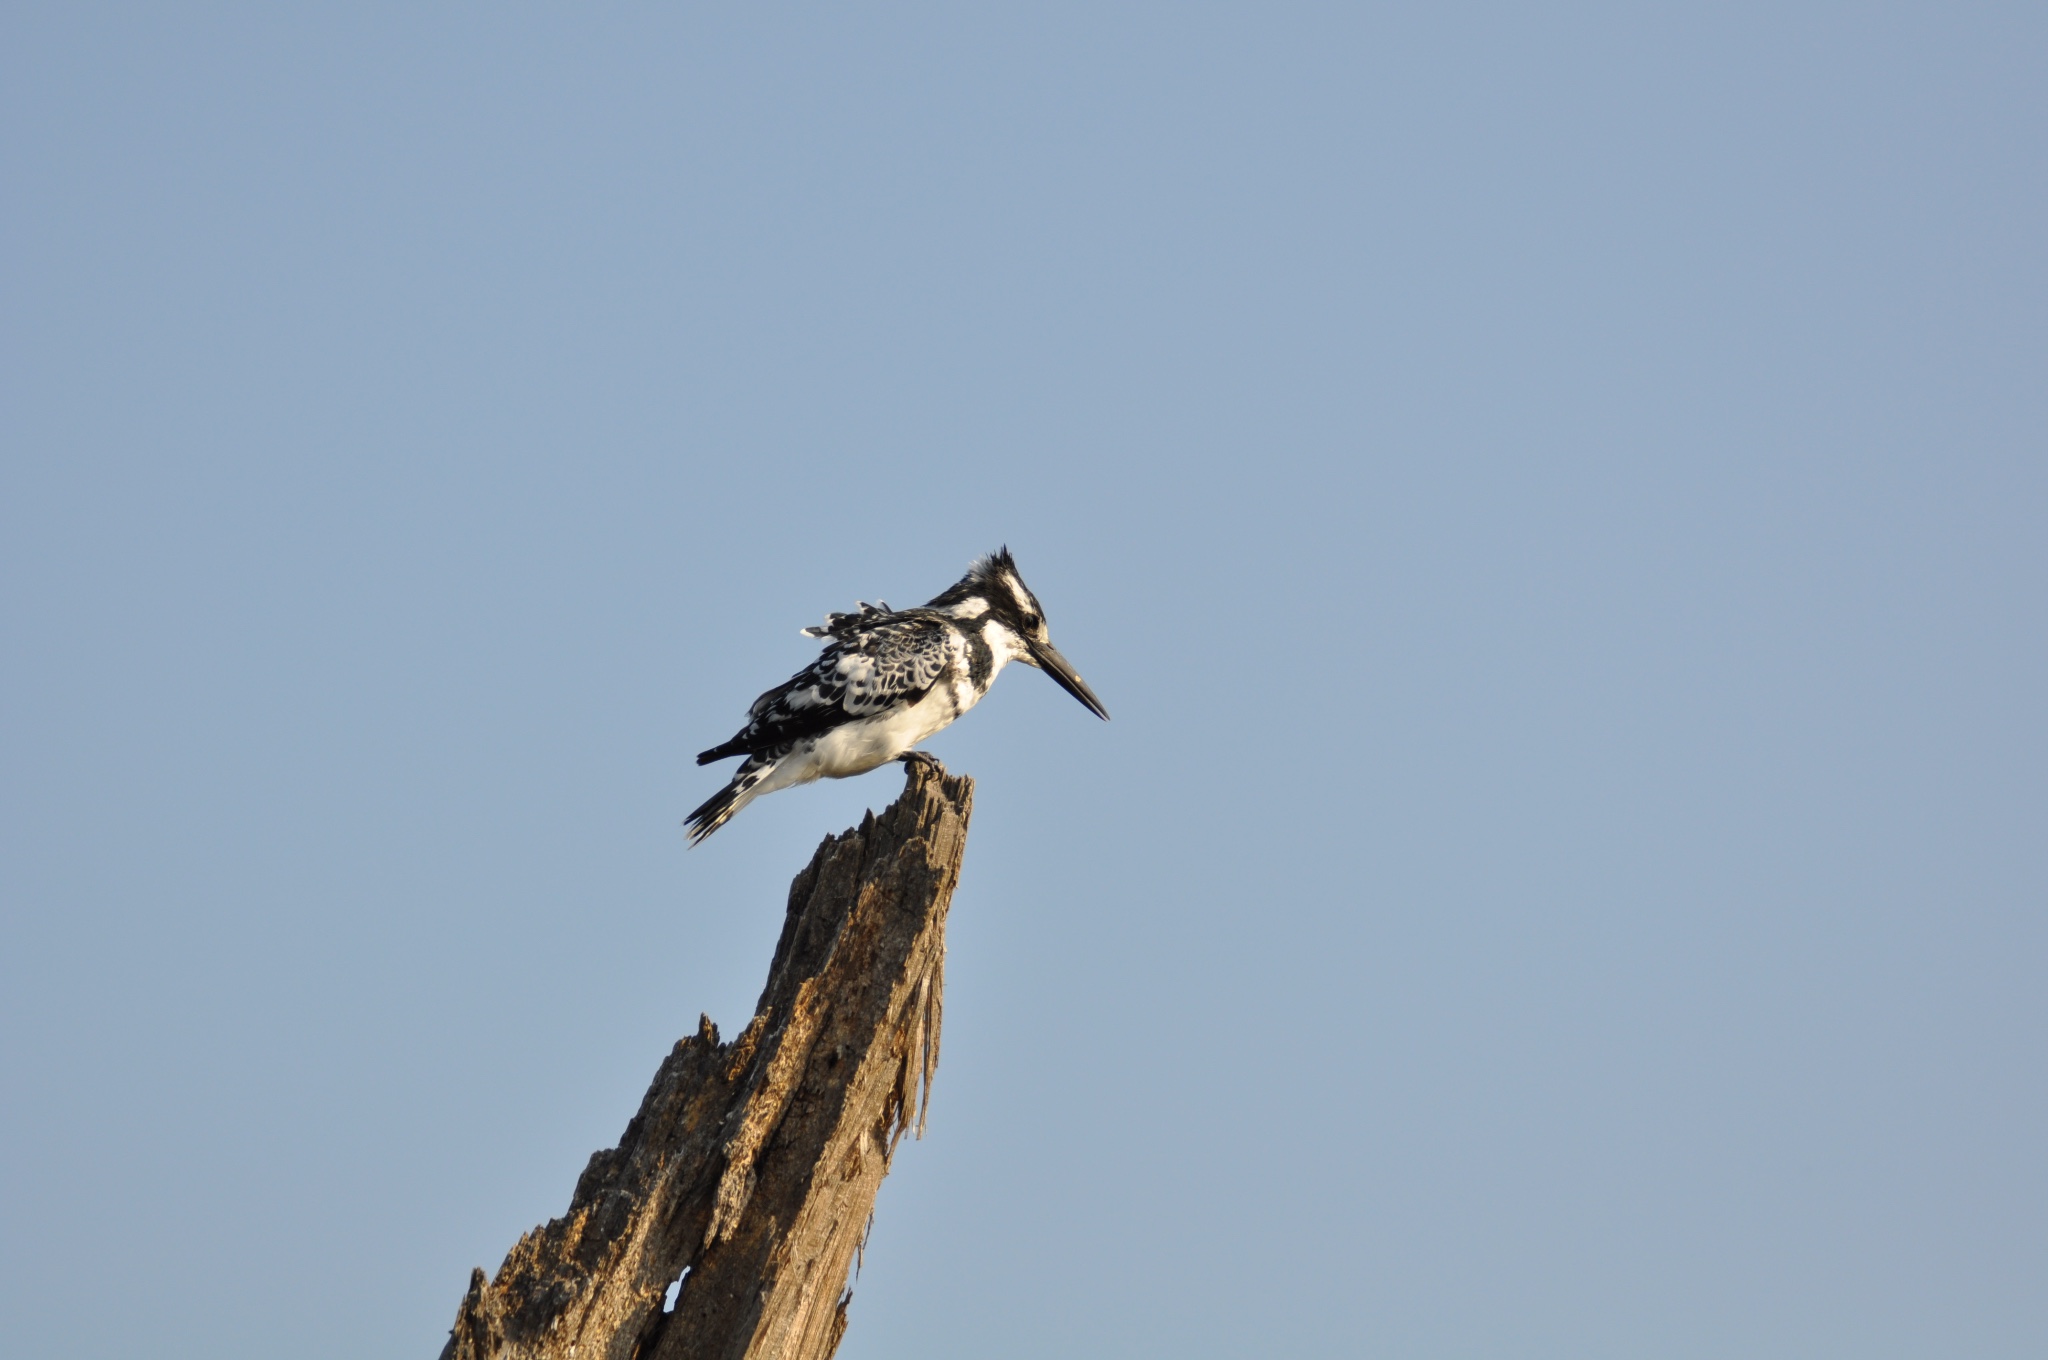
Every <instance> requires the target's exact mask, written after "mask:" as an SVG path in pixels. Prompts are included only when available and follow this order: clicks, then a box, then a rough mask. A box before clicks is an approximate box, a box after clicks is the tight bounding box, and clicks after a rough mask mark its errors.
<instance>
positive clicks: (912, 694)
mask: <svg viewBox="0 0 2048 1360" xmlns="http://www.w3.org/2000/svg"><path fill="white" fill-rule="evenodd" d="M803 631H804V635H805V636H806V637H820V638H825V639H827V641H826V643H825V650H824V651H823V652H822V653H821V654H820V655H819V657H818V659H817V660H816V661H814V662H812V663H811V664H810V665H809V666H807V667H805V668H804V669H803V670H801V671H799V672H797V673H796V674H795V675H793V676H791V677H790V678H789V679H788V680H787V681H785V682H784V683H782V684H780V685H777V686H776V687H775V688H774V689H771V690H769V691H768V692H767V693H766V694H764V695H762V696H761V697H760V698H758V699H756V700H754V706H753V708H752V709H751V710H750V711H749V713H748V718H747V725H746V726H745V727H742V728H741V729H740V730H739V732H738V734H737V735H735V736H734V737H733V739H732V740H731V741H728V742H726V743H724V744H723V745H720V746H714V747H712V748H711V749H710V750H708V751H706V752H704V753H703V754H701V755H699V756H698V757H697V763H698V764H699V765H708V764H710V763H711V762H712V761H714V760H723V759H725V758H726V757H727V756H745V757H746V759H745V760H744V761H742V762H741V763H740V767H739V769H738V771H737V772H735V773H734V775H733V777H732V782H731V783H729V784H727V785H726V786H725V787H724V788H723V789H720V790H719V791H718V792H717V793H716V794H714V795H713V796H712V797H711V798H710V799H708V800H707V801H706V802H705V803H704V805H703V806H702V807H700V808H698V809H697V810H696V811H695V812H692V813H691V814H690V816H689V821H688V825H689V828H690V841H691V843H692V844H695V843H697V842H698V841H701V840H703V839H704V838H705V837H706V836H708V835H710V834H711V833H712V832H714V831H716V830H718V828H719V827H721V826H724V825H725V824H726V822H728V821H730V820H731V819H732V816H733V814H734V813H736V812H738V811H739V810H740V809H741V808H743V807H745V806H746V805H747V804H748V803H751V802H753V801H754V799H756V798H759V797H760V796H761V795H762V794H764V793H773V792H775V791H776V790H777V789H786V788H789V787H790V786H791V785H794V784H808V783H810V782H811V781H812V780H814V779H844V778H846V777H847V776H849V775H856V774H866V773H867V772H868V771H869V770H872V769H875V768H877V767H878V766H881V765H885V764H887V763H888V762H890V761H892V760H911V759H917V758H919V756H920V754H921V753H919V752H917V751H916V750H915V747H916V746H917V744H918V743H919V742H921V741H923V740H924V739H925V738H926V737H929V736H931V735H932V734H933V733H934V732H937V731H938V730H939V729H940V728H942V727H945V726H946V725H947V724H948V723H951V722H952V721H953V720H954V719H955V718H957V717H959V716H960V715H961V714H962V713H965V712H966V711H967V710H968V709H970V708H973V707H974V706H975V704H977V703H979V702H980V701H981V696H982V695H984V694H987V693H988V690H989V686H990V685H992V684H994V683H995V678H996V675H997V673H998V672H1000V671H1001V670H1002V668H1003V667H1004V666H1005V665H1007V664H1008V663H1010V662H1012V661H1021V662H1023V663H1024V664H1025V665H1027V666H1035V667H1038V668H1039V669H1041V670H1043V671H1044V672H1045V673H1046V674H1047V675H1050V676H1051V677H1052V678H1053V679H1054V680H1056V681H1058V682H1059V684H1060V686H1061V688H1063V689H1065V690H1066V691H1067V693H1069V694H1071V695H1073V696H1074V697H1075V698H1076V699H1079V700H1080V701H1081V702H1082V703H1083V704H1085V705H1086V706H1087V707H1088V710H1089V711H1090V712H1091V713H1093V714H1095V716H1097V717H1098V718H1107V717H1108V716H1109V710H1107V709H1105V708H1104V707H1103V706H1102V701H1101V700H1099V699H1097V698H1096V697H1095V692H1094V691H1093V690H1091V689H1089V688H1088V686H1087V685H1086V684H1085V683H1084V682H1083V681H1082V679H1081V677H1080V676H1078V675H1076V674H1075V673H1074V668H1073V667H1072V666H1070V665H1068V664H1067V659H1066V658H1065V657H1063V656H1061V655H1060V654H1059V650H1058V649H1057V648H1055V647H1054V646H1053V645H1052V638H1051V635H1050V634H1049V633H1048V632H1047V631H1046V626H1045V611H1044V610H1043V609H1041V608H1039V605H1038V598H1037V597H1036V596H1035V595H1033V594H1032V593H1031V591H1030V589H1029V588H1028V587H1026V586H1025V584H1024V578H1023V577H1021V576H1019V575H1018V574H1017V564H1016V562H1015V561H1014V560H1012V559H1011V557H1010V550H1009V549H1008V548H1004V549H1001V550H1000V551H997V552H993V553H990V554H989V555H988V556H986V557H983V558H980V559H978V560H977V561H976V562H975V563H974V565H973V566H971V567H969V568H968V570H967V575H965V576H963V577H961V578H960V580H959V581H958V582H956V583H955V584H954V585H953V586H952V587H950V588H949V589H947V590H946V591H944V592H943V593H941V594H940V595H938V596H937V597H935V598H934V599H933V600H932V601H931V603H929V604H927V605H925V606H923V607H922V608H919V609H902V610H896V609H891V608H889V606H888V605H886V604H868V603H867V602H865V601H862V603H861V605H860V607H859V609H858V610H857V611H856V612H854V613H851V614H828V615H826V617H825V623H824V626H823V627H821V628H806V629H804V630H803Z"/></svg>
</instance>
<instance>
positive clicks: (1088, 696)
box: [1025, 642, 1109, 722]
mask: <svg viewBox="0 0 2048 1360" xmlns="http://www.w3.org/2000/svg"><path fill="white" fill-rule="evenodd" d="M1025 646H1027V647H1029V648H1030V649H1031V659H1032V660H1033V661H1036V662H1037V663H1038V666H1039V669H1040V670H1042V671H1044V672H1045V673H1046V674H1047V675H1050V676H1051V677H1052V678H1053V679H1054V680H1056V681H1058V682H1059V686H1060V688H1061V689H1063V690H1065V691H1066V692H1067V693H1069V694H1071V695H1073V696H1074V697H1075V698H1076V699H1079V700H1080V701H1081V703H1082V704H1083V705H1084V706H1085V707H1086V708H1087V709H1088V711H1089V712H1090V713H1093V714H1094V715H1095V716H1096V717H1098V718H1100V719H1102V720H1103V721H1104V722H1108V721H1109V710H1108V709H1106V708H1104V707H1103V706H1102V700H1100V699H1098V698H1096V697H1095V691H1094V690H1092V689H1090V688H1088V682H1087V681H1086V680H1083V679H1082V678H1081V677H1080V676H1078V675H1076V674H1074V668H1073V667H1072V666H1069V665H1068V664H1067V659H1066V658H1065V657H1063V656H1061V655H1060V649H1059V648H1057V647H1055V646H1053V645H1052V644H1051V643H1050V642H1027V643H1026V644H1025Z"/></svg>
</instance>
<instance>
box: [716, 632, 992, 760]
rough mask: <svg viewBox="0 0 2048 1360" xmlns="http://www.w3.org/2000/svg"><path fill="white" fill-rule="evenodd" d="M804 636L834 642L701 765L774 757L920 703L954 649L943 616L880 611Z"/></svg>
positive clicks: (766, 698) (767, 697) (758, 704)
mask: <svg viewBox="0 0 2048 1360" xmlns="http://www.w3.org/2000/svg"><path fill="white" fill-rule="evenodd" d="M804 631H805V632H807V633H810V634H811V635H813V636H818V635H821V634H822V635H825V636H829V637H830V638H831V639H832V640H831V642H829V643H828V644H827V645H826V647H825V650H824V651H823V652H822V653H821V654H820V655H819V657H818V659H817V660H816V661H814V662H812V663H811V664H810V665H809V666H807V667H805V668H804V669H803V670H801V671H799V672H797V673H796V674H795V675H793V676H791V677H790V678H789V679H788V680H787V681H785V682H783V683H782V684H780V685H777V686H776V687H775V688H774V689H771V690H769V691H768V692H767V693H766V694H763V695H762V696H761V697H760V698H758V699H756V700H754V705H753V707H752V709H750V710H749V713H748V721H747V725H746V726H745V727H743V728H741V729H740V730H739V732H738V733H737V734H736V735H735V736H734V737H733V739H732V740H731V741H728V742H726V743H725V744H723V745H721V746H714V747H713V748H712V749H710V750H709V751H706V752H704V753H703V754H701V755H699V756H698V757H697V763H698V764H699V765H708V764H710V763H711V762H712V761H714V760H723V759H724V758H725V757H727V756H736V755H742V754H746V755H753V754H758V753H760V752H764V751H769V750H773V749H776V748H778V747H783V746H787V745H789V744H790V743H792V742H797V741H801V740H803V739H804V738H806V737H815V736H818V735H819V734H821V733H824V732H829V731H831V730H832V729H833V728H835V727H837V726H839V725H840V724H841V723H846V722H852V721H854V720H856V719H859V718H865V717H868V716H870V715H872V714H876V713H879V712H881V711H882V710H883V709H886V708H889V707H891V706H892V705H896V704H913V703H916V702H917V701H918V700H919V699H920V698H922V697H923V696H924V693H925V691H926V690H929V689H930V688H931V687H932V685H933V684H934V683H936V682H937V680H938V678H939V677H940V675H942V674H943V673H944V672H945V669H946V661H947V657H948V655H949V651H950V646H951V643H950V636H949V634H948V631H947V628H946V624H945V623H944V621H943V620H942V619H940V618H939V617H937V616H934V615H927V614H925V613H924V612H923V611H905V612H903V613H900V614H893V613H889V612H887V610H886V607H885V608H883V609H877V608H875V607H874V606H872V605H863V606H862V607H861V612H860V613H859V614H834V615H832V616H831V617H830V618H829V619H827V620H826V625H825V627H824V628H822V629H805V630H804Z"/></svg>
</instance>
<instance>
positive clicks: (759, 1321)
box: [441, 764, 974, 1360]
mask: <svg viewBox="0 0 2048 1360" xmlns="http://www.w3.org/2000/svg"><path fill="white" fill-rule="evenodd" d="M973 794H974V781H973V780H971V779H967V778H965V777H960V778H954V777H952V776H949V775H947V774H946V773H945V772H944V771H943V770H941V769H938V768H937V767H936V766H935V765H934V766H931V767H927V766H923V765H917V764H913V765H911V766H910V767H909V774H908V778H907V780H906V782H905V784H904V789H903V793H902V796H900V797H899V798H898V799H897V800H896V801H895V802H894V803H892V804H890V805H889V808H888V810H887V811H885V812H883V813H882V815H881V816H879V817H877V816H875V815H874V814H872V813H870V814H868V816H867V817H865V818H864V819H863V820H862V821H861V824H860V825H859V826H858V827H856V828H854V829H853V830H850V831H846V832H842V833H841V834H839V835H837V836H828V837H826V838H825V842H824V844H822V845H820V846H819V847H818V852H817V854H816V855H814V856H813V857H812V859H811V863H810V865H809V867H808V868H806V869H805V870H804V871H803V872H802V873H800V874H798V875H797V877H796V881H795V882H794V883H792V884H791V885H790V889H789V914H788V916H787V918H786V919H785V920H784V922H783V926H782V938H781V940H780V941H779V942H778V943H777V944H776V946H775V960H774V962H773V963H772V964H771V965H770V966H769V970H768V985H767V986H766V987H765V988H764V989H763V990H762V992H761V1002H760V1005H759V1006H758V1007H757V1008H756V1010H755V1015H754V1019H753V1022H752V1023H750V1024H749V1025H748V1026H747V1028H746V1030H745V1031H744V1032H743V1033H742V1034H740V1036H739V1037H738V1038H737V1039H734V1040H733V1041H732V1042H731V1043H721V1042H720V1041H719V1037H718V1030H717V1027H716V1026H714V1025H713V1024H712V1023H711V1021H710V1019H709V1018H708V1017H706V1018H705V1019H704V1020H702V1021H701V1022H700V1024H699V1027H698V1030H697V1033H696V1034H694V1035H692V1036H690V1037H689V1038H686V1039H683V1040H680V1041H679V1042H678V1043H677V1044H676V1046H675V1048H674V1050H673V1051H671V1052H670V1053H669V1055H668V1057H667V1058H666V1059H665V1060H663V1062H662V1064H661V1069H660V1071H658V1072H657V1073H656V1074H655V1077H654V1084H653V1085H652V1086H650V1087H648V1089H647V1094H646V1096H645V1097H644V1098H643V1099H642V1100H641V1102H640V1112H639V1113H638V1114H637V1115H635V1116H633V1120H632V1122H631V1123H630V1124H628V1125H627V1126H626V1132H625V1136H624V1137H622V1138H621V1139H620V1140H619V1145H618V1146H617V1147H616V1148H613V1149H611V1150H609V1151H606V1152H599V1153H596V1154H595V1155H593V1156H592V1157H591V1159H590V1165H589V1166H588V1167H587V1168H585V1170H584V1172H583V1175H582V1178H581V1179H580V1180H578V1181H577V1183H576V1193H575V1196H574V1198H572V1199H571V1200H570V1202H569V1212H568V1214H567V1215H566V1216H564V1217H562V1218H557V1219H554V1220H552V1221H550V1222H549V1223H548V1224H547V1225H546V1226H544V1227H540V1228H536V1229H534V1230H533V1231H532V1232H530V1233H528V1234H527V1235H526V1236H525V1237H522V1238H521V1239H520V1240H519V1243H518V1245H516V1246H514V1247H513V1248H512V1250H511V1252H510V1253H509V1254H508V1255H507V1256H506V1257H505V1263H504V1264H503V1265H502V1266H500V1267H499V1268H498V1274H497V1277H496V1278H495V1279H492V1280H488V1281H487V1280H485V1278H484V1273H483V1271H481V1270H476V1271H472V1272H471V1274H470V1281H469V1293H468V1295H467V1297H465V1298H464V1299H463V1300H462V1306H461V1308H460V1310H459V1311H458V1312H457V1314H456V1317H455V1326H454V1329H453V1330H452V1332H451V1333H450V1335H449V1338H448V1345H447V1347H446V1348H445V1349H444V1350H443V1351H442V1352H441V1356H442V1360H686V1358H687V1360H741V1358H742V1357H745V1358H746V1360H825V1357H828V1356H830V1355H831V1354H832V1352H833V1350H834V1349H835V1348H836V1347H837V1346H838V1344H839V1338H840V1336H841V1335H842V1334H843V1333H844V1332H845V1330H846V1305H847V1301H848V1300H849V1299H850V1298H851V1297H852V1294H851V1291H850V1290H849V1289H848V1288H847V1275H848V1272H849V1269H850V1267H851V1266H852V1264H853V1260H854V1254H855V1252H856V1251H858V1250H859V1248H860V1246H861V1243H862V1242H863V1241H864V1239H865V1238H866V1235H867V1225H868V1223H869V1222H870V1221H871V1218H872V1215H873V1212H874V1203H875V1192H876V1191H877V1190H878V1189H880V1188H881V1184H882V1177H883V1176H884V1175H886V1174H888V1170H889V1162H890V1158H891V1157H892V1156H893V1155H894V1153H895V1150H896V1145H897V1142H898V1141H899V1140H900V1139H901V1138H902V1137H903V1134H904V1132H905V1131H906V1130H908V1129H911V1128H915V1129H916V1130H917V1131H918V1133H919V1134H922V1133H923V1131H924V1130H923V1124H924V1109H925V1105H926V1102H927V1100H928V1099H929V1097H930V1092H931V1080H932V1073H933V1072H934V1071H935V1070H936V1069H937V1066H938V1061H939V1018H940V998H941V993H942V991H943V988H944V985H945V961H946V909H947V906H948V904H949V903H950V902H951V900H952V896H953V885H954V884H955V883H956V882H957V881H958V879H959V876H960V857H961V854H962V852H963V851H964V850H965V849H966V846H967V819H968V814H969V811H970V809H971V807H972V804H973ZM678 1277H680V1278H681V1279H682V1287H681V1290H680V1293H679V1294H678V1295H677V1298H676V1301H675V1305H674V1307H673V1309H672V1310H669V1311H664V1310H663V1299H664V1297H665V1296H666V1294H667V1292H668V1289H669V1286H670V1285H672V1284H674V1283H675V1282H676V1280H677V1279H678Z"/></svg>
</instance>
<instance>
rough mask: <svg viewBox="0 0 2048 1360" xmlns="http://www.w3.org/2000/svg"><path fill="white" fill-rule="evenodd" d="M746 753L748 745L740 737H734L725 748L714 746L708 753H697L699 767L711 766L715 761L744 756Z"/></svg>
mask: <svg viewBox="0 0 2048 1360" xmlns="http://www.w3.org/2000/svg"><path fill="white" fill-rule="evenodd" d="M746 753H747V743H746V742H744V741H742V740H741V739H740V738H738V737H734V738H733V739H732V740H731V741H729V742H727V743H725V744H724V745H723V746H714V747H712V748H711V749H710V750H708V751H699V752H698V753H697V763H698V764H699V765H709V764H710V763H711V762H712V761H714V760H724V759H725V758H726V757H727V756H743V755H745V754H746Z"/></svg>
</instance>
